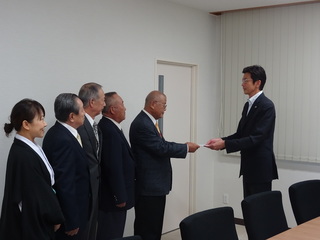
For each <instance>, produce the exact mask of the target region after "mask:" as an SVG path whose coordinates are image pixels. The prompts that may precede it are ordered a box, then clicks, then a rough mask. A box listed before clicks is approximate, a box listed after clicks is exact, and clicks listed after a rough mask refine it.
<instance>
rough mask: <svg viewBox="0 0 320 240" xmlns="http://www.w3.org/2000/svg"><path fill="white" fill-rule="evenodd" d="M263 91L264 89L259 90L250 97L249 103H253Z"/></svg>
mask: <svg viewBox="0 0 320 240" xmlns="http://www.w3.org/2000/svg"><path fill="white" fill-rule="evenodd" d="M262 93H263V91H259V92H257V93H256V94H255V95H253V96H252V97H251V98H249V99H248V102H249V104H250V105H252V104H253V103H254V102H255V101H256V100H257V98H258V97H259V96H260V95H261V94H262Z"/></svg>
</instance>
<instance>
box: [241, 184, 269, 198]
mask: <svg viewBox="0 0 320 240" xmlns="http://www.w3.org/2000/svg"><path fill="white" fill-rule="evenodd" d="M267 191H271V182H265V183H247V182H244V181H243V197H244V198H245V197H248V196H250V195H253V194H256V193H261V192H267Z"/></svg>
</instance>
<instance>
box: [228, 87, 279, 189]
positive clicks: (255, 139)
mask: <svg viewBox="0 0 320 240" xmlns="http://www.w3.org/2000/svg"><path fill="white" fill-rule="evenodd" d="M275 118H276V113H275V108H274V104H273V102H272V101H271V100H270V99H268V98H267V97H266V96H265V95H264V94H263V93H262V94H261V95H260V96H259V97H258V98H257V99H256V100H255V102H254V104H253V106H252V107H251V109H250V112H249V113H248V115H246V110H245V109H244V110H243V112H242V118H241V120H240V122H239V125H238V129H237V132H236V133H235V134H233V135H230V136H228V137H226V138H223V139H224V140H225V146H226V150H227V152H228V153H230V152H236V151H241V167H240V176H241V175H243V180H244V181H245V182H249V183H252V182H253V183H264V182H270V181H272V179H276V178H278V172H277V166H276V163H275V156H274V153H273V134H274V128H275Z"/></svg>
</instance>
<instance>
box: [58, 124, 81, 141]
mask: <svg viewBox="0 0 320 240" xmlns="http://www.w3.org/2000/svg"><path fill="white" fill-rule="evenodd" d="M58 123H60V124H61V125H62V126H64V127H65V128H67V129H68V130H69V131H70V132H71V133H72V135H73V136H74V137H75V138H77V136H78V131H77V129H75V128H74V127H71V126H70V125H69V124H67V123H64V122H60V121H58Z"/></svg>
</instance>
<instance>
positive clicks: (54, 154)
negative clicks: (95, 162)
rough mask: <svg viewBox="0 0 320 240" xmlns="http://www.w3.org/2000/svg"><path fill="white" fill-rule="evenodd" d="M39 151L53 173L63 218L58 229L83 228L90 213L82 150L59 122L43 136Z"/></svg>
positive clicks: (87, 180) (85, 168)
mask: <svg viewBox="0 0 320 240" xmlns="http://www.w3.org/2000/svg"><path fill="white" fill-rule="evenodd" d="M43 150H44V152H45V153H46V155H47V158H48V160H49V162H50V164H51V166H52V168H53V170H54V173H55V185H54V188H55V190H56V191H57V196H58V199H59V202H60V205H61V208H62V211H63V214H64V216H65V219H66V221H65V223H64V225H63V228H62V229H61V230H62V231H70V230H73V229H75V228H78V227H80V228H81V229H83V228H84V227H85V226H86V223H87V221H88V218H89V211H90V202H89V201H90V176H89V167H88V161H87V159H86V154H85V152H84V150H83V149H82V147H81V146H80V144H79V142H78V141H77V139H76V138H75V137H74V136H73V135H72V134H71V132H70V131H69V130H68V129H67V128H66V127H64V126H63V125H62V124H60V123H59V122H56V123H55V125H54V126H52V127H51V128H50V129H49V131H48V132H47V134H46V135H45V137H44V140H43Z"/></svg>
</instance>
